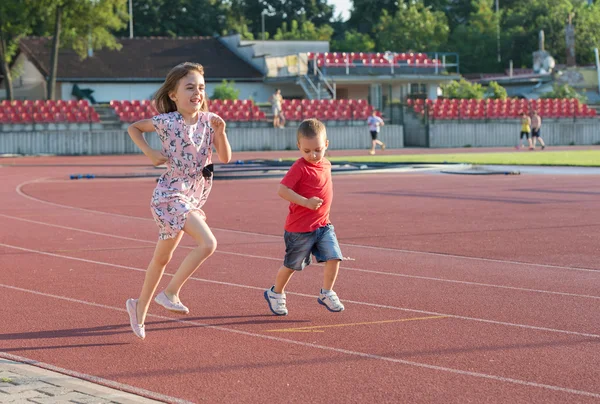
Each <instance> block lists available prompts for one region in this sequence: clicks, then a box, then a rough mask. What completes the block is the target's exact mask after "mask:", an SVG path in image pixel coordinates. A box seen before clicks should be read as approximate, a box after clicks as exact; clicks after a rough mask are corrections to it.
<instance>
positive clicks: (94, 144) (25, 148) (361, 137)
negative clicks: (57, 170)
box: [0, 125, 404, 155]
mask: <svg viewBox="0 0 600 404" xmlns="http://www.w3.org/2000/svg"><path fill="white" fill-rule="evenodd" d="M227 134H228V137H229V142H230V143H231V148H232V150H233V151H254V150H257V151H260V150H293V149H295V148H296V130H295V128H285V129H273V128H230V129H228V133H227ZM327 136H328V138H329V148H330V149H332V150H335V149H337V150H342V149H367V148H369V147H370V145H371V135H370V134H369V131H368V129H367V127H366V125H361V126H330V127H328V129H327ZM403 138H404V135H403V128H402V126H399V125H386V126H385V127H383V128H382V132H381V139H382V140H383V141H384V142H385V143H386V145H387V146H388V147H390V148H401V147H404V142H403ZM147 139H148V143H149V144H150V145H151V146H152V147H154V148H157V149H159V148H160V142H159V140H158V138H157V137H156V134H154V133H152V134H149V135H148V136H147ZM126 153H140V151H139V149H138V148H137V146H136V145H135V144H134V143H133V142H132V141H131V139H130V138H129V135H128V134H127V132H125V131H123V130H112V131H108V130H71V131H68V130H67V131H62V130H56V131H11V132H0V155H1V154H22V155H34V154H56V155H98V154H126Z"/></svg>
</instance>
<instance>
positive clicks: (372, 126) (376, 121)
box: [367, 110, 385, 155]
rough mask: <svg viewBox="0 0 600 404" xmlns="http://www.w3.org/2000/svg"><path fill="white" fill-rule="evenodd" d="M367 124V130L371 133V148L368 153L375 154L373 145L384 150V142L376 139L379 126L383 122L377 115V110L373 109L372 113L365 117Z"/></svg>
mask: <svg viewBox="0 0 600 404" xmlns="http://www.w3.org/2000/svg"><path fill="white" fill-rule="evenodd" d="M367 125H368V126H369V132H370V133H371V150H369V154H371V155H373V154H375V147H377V145H379V146H381V150H385V143H383V142H382V141H381V140H378V139H377V135H379V128H380V127H381V126H383V125H385V124H384V122H383V119H381V118H380V117H378V116H377V110H373V113H372V114H371V116H370V117H369V118H367Z"/></svg>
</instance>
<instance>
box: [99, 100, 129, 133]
mask: <svg viewBox="0 0 600 404" xmlns="http://www.w3.org/2000/svg"><path fill="white" fill-rule="evenodd" d="M94 109H95V110H96V112H97V113H98V116H99V117H100V123H101V124H102V128H103V129H105V130H111V129H121V128H122V127H123V123H122V122H121V121H120V120H119V118H118V117H117V115H116V114H115V111H114V109H112V107H111V106H110V105H108V104H96V105H94Z"/></svg>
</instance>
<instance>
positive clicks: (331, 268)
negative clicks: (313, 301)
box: [323, 260, 340, 290]
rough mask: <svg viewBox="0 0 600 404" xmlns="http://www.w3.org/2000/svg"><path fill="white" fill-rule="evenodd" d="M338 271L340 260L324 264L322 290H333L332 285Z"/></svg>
mask: <svg viewBox="0 0 600 404" xmlns="http://www.w3.org/2000/svg"><path fill="white" fill-rule="evenodd" d="M339 269H340V260H329V261H327V262H325V269H324V270H323V289H325V290H333V285H334V284H335V280H336V278H337V274H338V271H339Z"/></svg>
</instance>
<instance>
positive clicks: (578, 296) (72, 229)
mask: <svg viewBox="0 0 600 404" xmlns="http://www.w3.org/2000/svg"><path fill="white" fill-rule="evenodd" d="M0 217H5V218H7V219H12V220H17V221H22V222H28V223H33V224H37V225H44V226H50V227H56V228H60V229H65V230H71V231H79V232H82V233H88V234H93V235H97V236H104V237H112V238H118V239H122V240H129V241H136V242H140V243H146V244H156V242H154V241H150V240H143V239H138V238H132V237H124V236H118V235H114V234H110V233H100V232H96V231H92V230H85V229H80V228H77V227H69V226H62V225H58V224H52V223H46V222H40V221H38V220H31V219H24V218H19V217H13V216H8V215H4V214H2V213H0ZM180 247H181V248H186V249H192V248H193V247H189V246H185V245H181V246H180ZM216 253H219V254H225V255H234V256H239V257H244V258H256V259H265V260H270V261H279V262H281V261H282V258H275V257H267V256H262V255H254V254H244V253H238V252H233V251H223V250H217V251H216ZM316 265H320V264H316ZM321 266H322V265H321ZM340 269H343V270H344V271H354V272H364V273H370V274H377V275H385V276H395V277H401V278H409V279H419V280H426V281H434V282H446V283H455V284H460V285H470V286H477V287H486V288H495V289H505V290H515V291H520V292H528V293H542V294H550V295H557V296H568V297H577V298H583V299H597V300H600V296H594V295H583V294H578V293H568V292H558V291H551V290H543V289H530V288H520V287H516V286H506V285H494V284H488V283H480V282H470V281H459V280H455V279H444V278H435V277H428V276H419V275H408V274H399V273H392V272H384V271H375V270H371V269H363V268H352V267H345V266H340ZM596 272H597V273H598V274H599V275H600V271H596Z"/></svg>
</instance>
